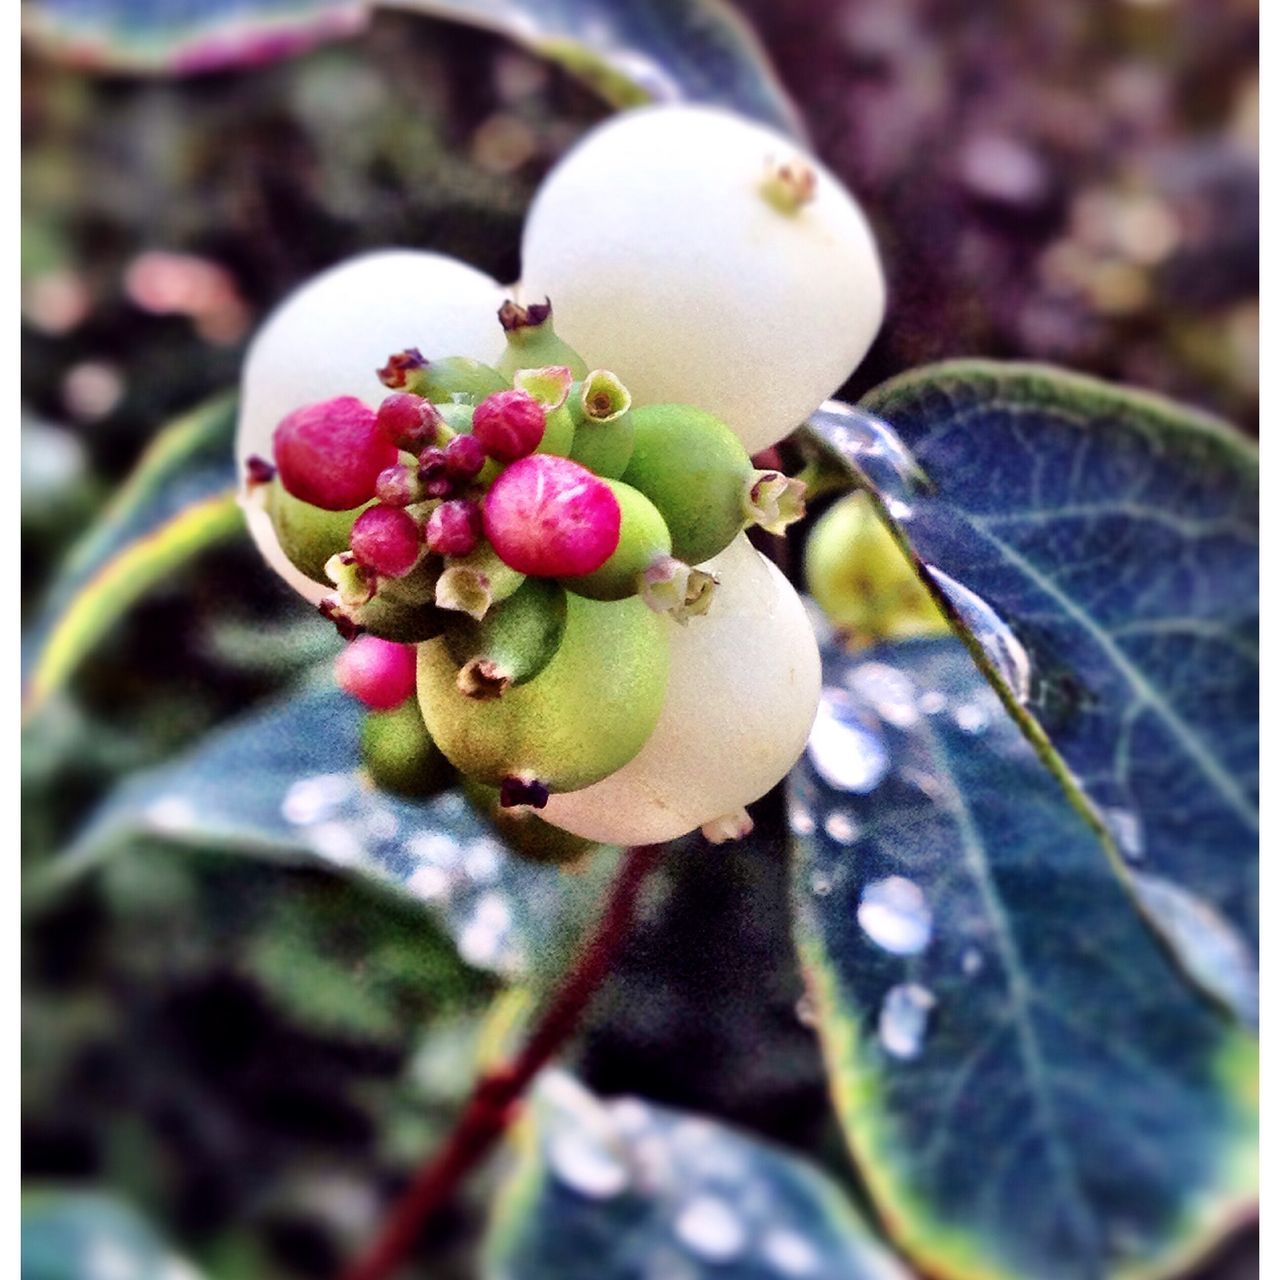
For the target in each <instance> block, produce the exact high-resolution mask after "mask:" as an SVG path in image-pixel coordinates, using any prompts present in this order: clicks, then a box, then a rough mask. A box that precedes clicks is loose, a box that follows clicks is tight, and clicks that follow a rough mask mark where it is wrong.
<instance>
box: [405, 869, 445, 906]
mask: <svg viewBox="0 0 1280 1280" xmlns="http://www.w3.org/2000/svg"><path fill="white" fill-rule="evenodd" d="M405 888H407V889H408V890H409V892H410V893H411V894H413V896H414V897H415V898H421V899H422V900H423V901H424V902H439V901H441V900H442V899H444V898H447V897H448V896H449V891H450V888H451V884H450V880H449V873H448V872H447V871H446V870H445V869H444V868H443V867H433V866H426V867H419V868H418V869H417V870H416V871H415V872H414V873H413V874H412V875H411V876H410V877H409V879H408V880H407V881H406V883H405Z"/></svg>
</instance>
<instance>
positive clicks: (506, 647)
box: [444, 578, 568, 699]
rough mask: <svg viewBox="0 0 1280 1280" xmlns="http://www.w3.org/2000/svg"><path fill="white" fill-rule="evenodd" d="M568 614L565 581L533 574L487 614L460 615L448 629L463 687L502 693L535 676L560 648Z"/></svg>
mask: <svg viewBox="0 0 1280 1280" xmlns="http://www.w3.org/2000/svg"><path fill="white" fill-rule="evenodd" d="M567 616H568V606H567V604H566V602H565V593H564V588H563V587H561V586H560V585H559V584H558V583H555V582H551V581H549V580H548V579H546V578H528V579H526V580H525V581H524V582H523V583H522V584H521V586H520V587H519V589H518V590H517V591H516V592H515V593H514V594H513V595H511V596H510V598H508V599H507V600H504V601H503V602H502V604H500V605H498V606H497V607H495V608H492V609H490V610H489V611H488V613H486V614H485V616H484V617H483V618H482V619H481V620H479V621H477V620H476V619H474V618H470V617H466V616H462V617H460V618H459V619H458V621H457V622H455V623H453V624H452V625H450V627H449V628H448V630H447V631H446V632H445V634H444V641H445V644H446V645H447V646H448V649H449V656H450V657H451V658H452V659H453V660H454V662H456V663H457V664H458V688H459V689H460V690H461V691H462V692H463V693H464V694H466V695H467V696H468V697H469V698H479V699H486V698H500V697H502V696H503V694H505V693H506V692H507V690H508V689H509V688H511V687H512V686H513V685H522V684H525V683H527V682H528V681H529V680H532V679H533V678H534V676H536V675H538V674H539V672H541V671H542V669H543V668H544V667H545V666H546V665H547V663H548V662H550V661H551V659H552V658H554V657H555V655H556V651H557V650H558V649H559V648H560V642H561V640H563V638H564V627H565V620H566V618H567Z"/></svg>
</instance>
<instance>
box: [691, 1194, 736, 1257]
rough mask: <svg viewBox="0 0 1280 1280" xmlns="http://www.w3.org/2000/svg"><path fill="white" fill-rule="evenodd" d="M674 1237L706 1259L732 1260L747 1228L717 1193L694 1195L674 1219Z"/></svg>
mask: <svg viewBox="0 0 1280 1280" xmlns="http://www.w3.org/2000/svg"><path fill="white" fill-rule="evenodd" d="M675 1233H676V1238H677V1239H678V1240H679V1241H680V1242H681V1243H682V1244H683V1245H685V1247H686V1248H688V1249H689V1250H690V1251H691V1252H693V1253H695V1254H697V1256H698V1257H699V1258H701V1259H703V1260H704V1261H705V1262H716V1263H724V1262H732V1261H733V1260H734V1258H736V1257H737V1256H738V1255H739V1254H740V1253H741V1252H742V1251H743V1249H745V1248H746V1245H747V1229H746V1227H745V1226H744V1225H743V1223H742V1220H741V1219H740V1218H739V1217H738V1215H737V1214H736V1213H734V1211H733V1209H732V1208H731V1207H730V1206H729V1205H728V1204H727V1203H726V1202H725V1201H724V1200H721V1199H720V1198H719V1196H708V1195H699V1196H695V1197H694V1198H693V1199H692V1200H690V1201H689V1203H688V1204H687V1205H686V1206H685V1207H684V1208H683V1209H682V1210H681V1212H680V1215H679V1217H677V1218H676V1222H675Z"/></svg>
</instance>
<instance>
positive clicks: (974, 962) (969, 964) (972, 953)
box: [960, 947, 986, 978]
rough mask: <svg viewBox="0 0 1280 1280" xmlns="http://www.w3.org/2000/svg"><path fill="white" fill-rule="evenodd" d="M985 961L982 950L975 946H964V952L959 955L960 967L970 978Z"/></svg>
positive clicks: (978, 970) (979, 969)
mask: <svg viewBox="0 0 1280 1280" xmlns="http://www.w3.org/2000/svg"><path fill="white" fill-rule="evenodd" d="M985 963H986V962H985V961H984V960H983V958H982V952H981V951H979V950H978V948H977V947H965V949H964V954H963V955H962V956H961V957H960V969H961V971H962V972H963V973H964V974H965V975H966V976H967V977H970V978H972V977H973V975H974V974H975V973H978V972H980V971H981V969H982V966H983V965H984V964H985Z"/></svg>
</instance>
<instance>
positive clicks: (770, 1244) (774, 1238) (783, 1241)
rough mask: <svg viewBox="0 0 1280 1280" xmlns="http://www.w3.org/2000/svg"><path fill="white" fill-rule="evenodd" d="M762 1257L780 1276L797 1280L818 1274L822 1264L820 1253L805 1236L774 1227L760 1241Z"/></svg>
mask: <svg viewBox="0 0 1280 1280" xmlns="http://www.w3.org/2000/svg"><path fill="white" fill-rule="evenodd" d="M760 1256H761V1257H762V1258H763V1259H764V1260H765V1262H766V1264H767V1265H768V1266H770V1267H772V1268H773V1269H774V1270H775V1271H777V1272H778V1273H779V1274H780V1275H784V1276H792V1277H796V1278H797V1280H798V1278H799V1277H801V1276H811V1275H814V1274H816V1273H817V1270H818V1267H819V1265H820V1264H821V1262H822V1259H821V1258H820V1257H819V1256H818V1251H817V1250H816V1249H815V1248H814V1247H813V1245H811V1244H810V1243H809V1242H808V1240H806V1239H805V1238H804V1236H801V1235H797V1234H796V1233H795V1232H794V1231H788V1230H787V1229H786V1228H785V1227H773V1228H771V1229H770V1230H769V1231H767V1232H766V1233H765V1236H764V1239H763V1240H761V1241H760Z"/></svg>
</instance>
